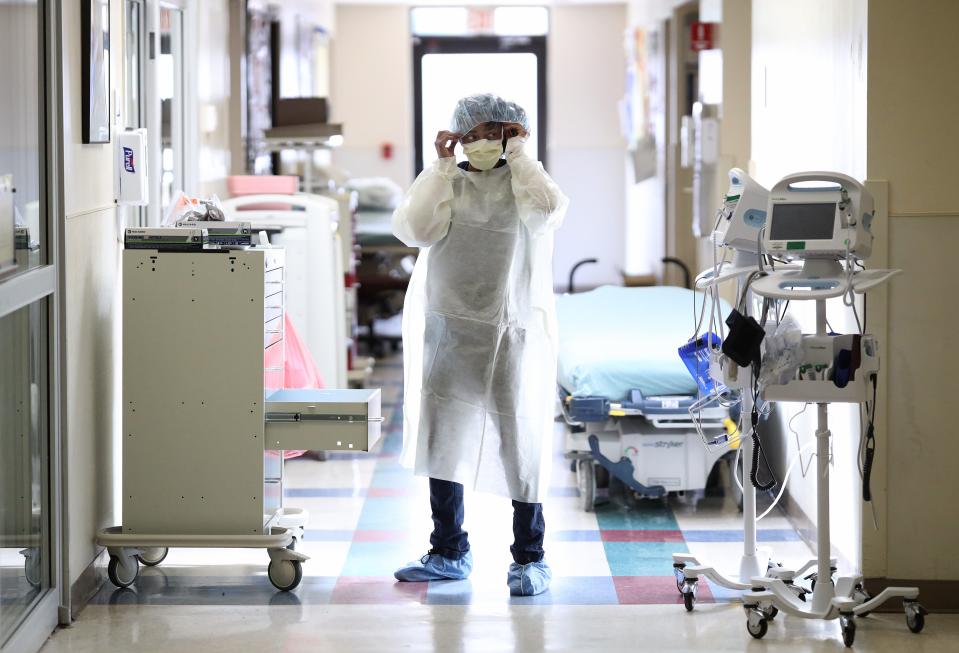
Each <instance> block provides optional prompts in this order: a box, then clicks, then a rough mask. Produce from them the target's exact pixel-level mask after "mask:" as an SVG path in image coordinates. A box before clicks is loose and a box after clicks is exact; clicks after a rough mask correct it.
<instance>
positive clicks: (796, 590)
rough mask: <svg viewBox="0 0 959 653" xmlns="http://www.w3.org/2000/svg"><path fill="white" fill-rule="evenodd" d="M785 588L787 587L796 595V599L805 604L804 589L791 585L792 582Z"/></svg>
mask: <svg viewBox="0 0 959 653" xmlns="http://www.w3.org/2000/svg"><path fill="white" fill-rule="evenodd" d="M786 587H788V588H789V589H790V590H791V591H792V593H793V594H795V595H796V598H797V599H799V600H800V601H802V602H803V603H805V602H806V594H807V592H806V590H805V588H803V587H800V586H799V585H796V584H795V583H792V582H787V583H786Z"/></svg>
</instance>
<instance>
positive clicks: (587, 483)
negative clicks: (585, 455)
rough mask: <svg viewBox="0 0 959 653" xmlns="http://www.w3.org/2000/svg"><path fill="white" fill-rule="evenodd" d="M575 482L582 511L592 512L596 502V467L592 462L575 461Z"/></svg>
mask: <svg viewBox="0 0 959 653" xmlns="http://www.w3.org/2000/svg"><path fill="white" fill-rule="evenodd" d="M576 480H577V485H579V498H580V501H581V502H582V506H583V510H585V511H586V512H593V510H594V509H595V506H594V504H595V502H596V466H595V465H594V464H593V461H592V460H579V461H577V463H576Z"/></svg>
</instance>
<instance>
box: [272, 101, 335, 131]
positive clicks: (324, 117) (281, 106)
mask: <svg viewBox="0 0 959 653" xmlns="http://www.w3.org/2000/svg"><path fill="white" fill-rule="evenodd" d="M329 119H330V118H329V107H328V103H327V100H326V98H325V97H299V98H284V99H281V100H280V101H279V102H278V103H277V106H276V115H275V116H273V126H274V127H286V126H289V125H311V124H315V123H324V122H327V121H328V120H329Z"/></svg>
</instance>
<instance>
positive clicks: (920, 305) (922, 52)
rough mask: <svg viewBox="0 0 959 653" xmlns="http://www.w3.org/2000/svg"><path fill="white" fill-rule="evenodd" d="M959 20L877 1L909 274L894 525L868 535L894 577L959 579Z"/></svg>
mask: <svg viewBox="0 0 959 653" xmlns="http://www.w3.org/2000/svg"><path fill="white" fill-rule="evenodd" d="M957 23H959V3H955V2H938V1H936V0H915V1H913V2H909V3H901V2H898V1H896V0H870V2H869V42H870V44H871V46H874V47H870V48H869V91H868V92H869V106H868V112H869V113H868V126H867V129H868V137H869V152H868V173H869V178H870V179H876V180H885V181H888V189H889V211H888V212H889V224H888V231H889V237H888V243H887V247H888V264H889V266H891V267H895V268H902V269H903V274H902V275H900V276H899V277H897V278H895V279H894V280H893V281H892V283H890V285H889V291H888V302H887V303H886V304H885V305H884V306H883V307H882V308H883V309H884V312H885V315H884V317H885V318H886V320H887V322H888V336H887V337H888V342H889V346H888V347H886V357H885V359H884V360H883V364H884V368H885V371H884V373H883V375H882V377H881V380H882V381H883V382H885V383H886V388H887V390H886V397H887V401H886V404H887V405H888V410H887V411H886V414H887V419H886V420H885V424H884V425H883V428H881V429H880V430H879V433H878V434H877V438H878V445H879V454H878V455H879V457H880V460H881V465H882V468H883V469H884V470H887V471H886V473H885V474H882V475H881V476H880V481H879V482H878V483H877V494H878V495H879V505H880V516H881V518H883V526H884V527H885V528H884V530H883V531H881V532H880V533H879V534H877V535H876V536H873V535H872V534H871V533H870V531H869V529H867V531H866V535H867V540H866V552H867V554H871V555H870V556H869V557H868V558H867V562H868V563H869V565H868V567H867V569H866V572H867V574H868V575H870V576H886V577H888V578H891V579H920V580H925V579H936V580H952V581H955V580H956V579H959V559H957V557H956V556H955V548H956V542H959V521H957V520H956V519H955V518H954V516H955V514H956V507H955V499H956V495H957V493H959V480H957V475H956V473H955V461H956V460H957V459H959V438H957V437H956V429H955V415H954V414H953V413H952V406H953V402H954V401H955V388H956V381H955V370H956V369H957V367H959V355H957V354H956V353H955V350H954V348H952V347H950V346H949V344H948V342H949V337H950V334H951V333H952V332H953V328H954V325H955V324H956V323H957V322H959V306H957V304H956V302H955V300H954V298H955V295H956V291H955V288H956V283H955V279H954V275H953V274H952V257H953V256H955V244H956V243H957V242H959V197H957V195H956V190H955V187H956V170H959V150H957V148H956V143H959V125H957V123H956V121H955V118H954V116H955V109H954V107H955V106H956V105H957V104H959V66H957V65H956V40H955V37H954V36H953V34H952V32H953V31H954V28H955V25H956V24H957ZM870 301H872V300H870ZM872 307H873V304H872V303H870V309H872ZM877 307H878V306H877ZM870 319H872V318H870Z"/></svg>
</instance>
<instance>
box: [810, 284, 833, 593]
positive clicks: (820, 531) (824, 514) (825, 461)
mask: <svg viewBox="0 0 959 653" xmlns="http://www.w3.org/2000/svg"><path fill="white" fill-rule="evenodd" d="M816 335H820V336H822V335H826V300H824V299H819V300H816ZM816 408H817V413H818V414H817V425H816V426H817V428H816V472H817V473H816V558H817V570H816V589H815V590H814V591H813V610H816V611H825V610H827V609H828V608H829V605H830V603H831V601H832V599H833V596H834V595H835V592H834V590H833V586H832V561H831V556H830V548H831V545H830V534H829V438H830V435H831V434H830V433H829V411H828V409H829V404H825V403H821V404H817V405H816Z"/></svg>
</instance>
